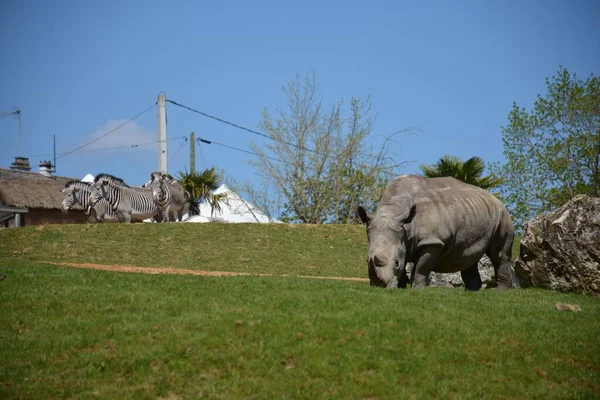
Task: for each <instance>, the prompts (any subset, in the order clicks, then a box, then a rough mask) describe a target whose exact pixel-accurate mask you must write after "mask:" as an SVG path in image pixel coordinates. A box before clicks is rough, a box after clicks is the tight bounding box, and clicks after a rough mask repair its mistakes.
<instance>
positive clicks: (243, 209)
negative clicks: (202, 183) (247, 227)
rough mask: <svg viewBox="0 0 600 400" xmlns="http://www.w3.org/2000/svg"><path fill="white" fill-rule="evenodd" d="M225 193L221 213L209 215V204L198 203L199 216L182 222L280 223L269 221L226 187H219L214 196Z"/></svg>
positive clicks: (274, 220)
mask: <svg viewBox="0 0 600 400" xmlns="http://www.w3.org/2000/svg"><path fill="white" fill-rule="evenodd" d="M221 193H227V197H226V198H225V200H224V201H223V202H222V203H221V212H219V211H215V213H214V214H213V215H211V209H210V204H208V202H206V201H204V202H202V203H200V215H195V216H192V217H189V218H188V219H186V220H185V221H184V222H196V223H202V222H214V221H224V222H234V223H243V222H249V223H281V221H278V220H276V219H269V217H267V216H266V215H265V214H263V213H262V212H261V211H260V210H258V209H257V208H256V207H255V206H253V205H252V204H250V203H249V202H247V201H246V200H244V199H243V198H242V197H241V196H240V195H238V194H237V193H235V192H233V191H232V190H231V189H229V188H228V187H227V185H225V184H223V185H221V186H220V187H219V188H218V189H217V190H215V191H214V194H221Z"/></svg>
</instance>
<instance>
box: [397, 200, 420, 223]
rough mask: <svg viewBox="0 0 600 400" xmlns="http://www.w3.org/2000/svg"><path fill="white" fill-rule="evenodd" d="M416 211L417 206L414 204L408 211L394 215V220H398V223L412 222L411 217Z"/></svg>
mask: <svg viewBox="0 0 600 400" xmlns="http://www.w3.org/2000/svg"><path fill="white" fill-rule="evenodd" d="M416 213H417V206H416V204H415V205H413V206H412V207H410V209H409V210H408V211H406V212H405V213H404V214H402V215H400V216H398V217H396V221H397V222H398V224H410V223H411V222H412V220H413V218H414V217H415V214H416Z"/></svg>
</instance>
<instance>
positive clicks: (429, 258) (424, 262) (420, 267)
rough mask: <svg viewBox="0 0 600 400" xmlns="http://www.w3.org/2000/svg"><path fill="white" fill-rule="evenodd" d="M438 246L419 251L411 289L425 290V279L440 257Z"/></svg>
mask: <svg viewBox="0 0 600 400" xmlns="http://www.w3.org/2000/svg"><path fill="white" fill-rule="evenodd" d="M440 250H441V247H440V246H433V245H429V246H425V247H423V248H421V250H420V251H419V258H418V260H417V262H416V263H415V268H414V274H413V277H412V287H413V289H425V286H427V278H428V277H429V274H430V273H431V271H433V268H434V267H435V264H436V262H437V260H438V258H439V256H440Z"/></svg>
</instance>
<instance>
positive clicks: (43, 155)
mask: <svg viewBox="0 0 600 400" xmlns="http://www.w3.org/2000/svg"><path fill="white" fill-rule="evenodd" d="M183 138H186V137H185V136H179V137H175V138H171V139H167V142H171V141H173V140H179V139H183ZM158 142H160V140H155V141H153V142H145V143H136V144H129V145H126V146H116V147H104V148H101V149H93V150H80V151H77V152H75V153H73V154H79V153H93V152H98V151H108V150H118V149H127V148H136V147H139V146H146V145H149V144H155V143H158ZM60 154H61V155H62V154H65V153H60ZM52 155H53V154H52V153H48V154H33V155H30V156H25V158H35V157H50V156H52ZM9 158H14V157H12V156H8V157H0V160H4V159H9ZM57 158H58V157H57Z"/></svg>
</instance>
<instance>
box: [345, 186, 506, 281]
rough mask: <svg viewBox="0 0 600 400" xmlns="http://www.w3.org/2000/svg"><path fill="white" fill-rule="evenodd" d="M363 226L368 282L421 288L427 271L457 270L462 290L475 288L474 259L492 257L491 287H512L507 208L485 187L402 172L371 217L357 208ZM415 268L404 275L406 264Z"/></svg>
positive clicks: (476, 260) (477, 276) (475, 271)
mask: <svg viewBox="0 0 600 400" xmlns="http://www.w3.org/2000/svg"><path fill="white" fill-rule="evenodd" d="M356 212H357V214H358V216H359V218H360V219H361V221H362V222H363V223H365V224H366V225H367V237H368V240H369V253H368V261H367V265H368V271H369V280H370V283H371V286H379V287H388V288H394V287H406V284H407V283H408V282H409V281H410V282H411V283H412V287H413V288H415V289H422V288H424V287H425V286H426V282H427V277H428V276H429V274H430V273H431V272H432V271H435V272H439V273H449V272H459V271H460V272H461V277H462V279H463V282H464V283H465V289H466V290H479V289H480V288H481V285H482V283H481V278H480V276H479V271H478V268H477V262H478V261H479V259H480V258H481V257H482V256H483V255H484V254H487V256H488V257H489V258H490V260H491V261H492V264H493V266H494V270H495V273H496V283H497V290H506V289H509V288H511V287H512V280H511V263H512V261H511V256H512V244H513V236H514V228H513V225H512V222H511V220H510V216H509V214H508V210H507V209H506V207H505V206H504V204H502V202H501V201H500V200H498V199H497V198H496V197H494V196H493V195H492V194H490V193H488V192H487V191H485V190H483V189H480V188H478V187H475V186H472V185H468V184H466V183H463V182H461V181H459V180H457V179H454V178H450V177H447V178H425V177H421V176H416V175H403V176H400V177H398V178H396V179H394V180H393V181H392V182H391V183H390V184H389V185H388V186H387V188H386V189H385V191H384V193H383V197H382V198H381V201H380V202H379V205H378V208H377V212H376V213H375V214H374V215H370V214H368V213H367V211H366V210H365V208H364V207H362V206H358V207H357V209H356ZM407 262H412V263H414V265H415V268H413V270H412V274H411V275H412V276H411V277H410V278H409V277H407V276H406V263H407Z"/></svg>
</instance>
